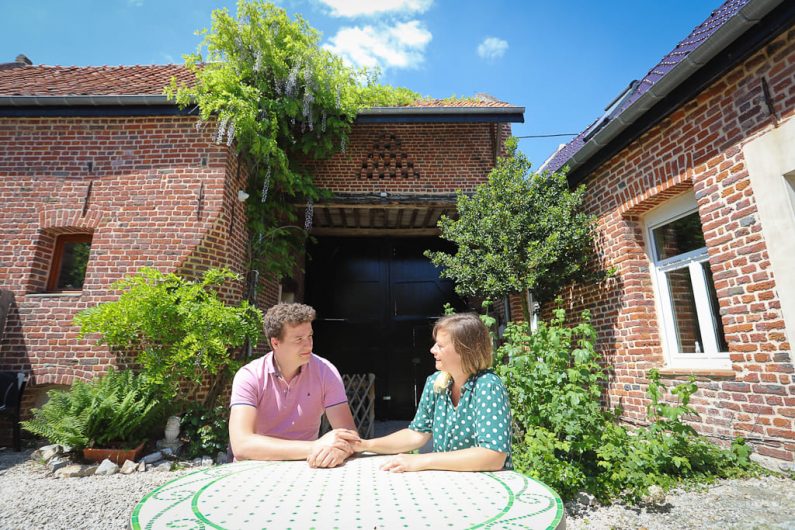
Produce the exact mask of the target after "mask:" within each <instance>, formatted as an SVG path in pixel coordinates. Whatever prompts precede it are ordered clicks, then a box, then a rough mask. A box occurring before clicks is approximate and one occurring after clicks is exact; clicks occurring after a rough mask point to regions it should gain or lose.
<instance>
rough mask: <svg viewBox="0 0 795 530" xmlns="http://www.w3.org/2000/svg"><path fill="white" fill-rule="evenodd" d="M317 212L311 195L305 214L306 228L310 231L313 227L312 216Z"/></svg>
mask: <svg viewBox="0 0 795 530" xmlns="http://www.w3.org/2000/svg"><path fill="white" fill-rule="evenodd" d="M314 213H315V203H314V202H312V198H311V197H310V198H309V199H307V201H306V213H305V214H304V230H306V231H307V232H309V230H311V229H312V217H313V216H314Z"/></svg>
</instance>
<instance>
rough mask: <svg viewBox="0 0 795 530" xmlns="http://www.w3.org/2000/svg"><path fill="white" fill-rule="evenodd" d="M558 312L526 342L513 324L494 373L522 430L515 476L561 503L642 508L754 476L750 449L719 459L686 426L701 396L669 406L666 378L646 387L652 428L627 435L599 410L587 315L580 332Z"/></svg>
mask: <svg viewBox="0 0 795 530" xmlns="http://www.w3.org/2000/svg"><path fill="white" fill-rule="evenodd" d="M564 322H565V312H564V311H563V310H562V309H558V310H556V311H555V312H554V317H553V318H552V320H551V321H550V322H549V323H548V324H545V323H541V324H540V325H539V328H538V331H537V332H536V333H534V334H532V335H531V334H529V333H528V329H527V324H526V323H518V324H517V323H509V325H508V327H507V329H506V332H505V344H504V345H503V346H501V347H500V348H499V350H498V351H497V357H498V358H500V359H506V358H507V362H506V364H502V365H498V366H497V368H496V369H497V373H498V374H499V375H500V376H501V377H502V378H503V380H504V382H505V385H506V388H507V390H508V396H509V399H510V402H511V411H512V413H513V418H514V422H515V439H514V456H513V460H514V464H515V466H516V468H517V470H519V471H521V472H523V473H526V474H528V475H530V476H532V477H535V478H538V479H540V480H542V481H544V482H545V483H547V484H549V485H550V486H551V487H553V488H555V489H556V490H557V491H558V492H559V493H560V494H561V496H562V497H564V498H569V497H572V496H573V495H574V494H575V493H577V492H578V491H583V490H584V491H588V492H590V493H592V494H594V495H595V496H596V497H597V498H599V499H600V500H603V501H608V500H611V499H614V498H617V497H621V498H624V499H626V500H629V501H638V500H639V499H640V498H641V497H642V496H643V495H645V494H646V493H647V492H648V488H649V486H651V485H655V484H656V485H659V486H662V487H664V488H670V487H671V486H673V485H675V484H678V483H680V482H682V481H684V480H695V481H707V480H711V479H712V478H715V477H727V476H733V475H738V474H743V473H748V472H749V471H750V470H751V469H752V466H751V463H750V460H749V459H748V454H749V451H750V450H749V448H748V447H747V446H746V445H745V444H744V442H743V440H742V439H737V440H735V442H734V443H733V444H732V448H731V449H730V450H724V449H721V448H719V447H717V446H715V445H713V444H711V443H709V442H708V441H706V440H705V439H704V438H702V437H700V436H698V434H697V433H696V432H695V430H694V429H693V428H692V427H691V426H689V425H688V424H686V423H684V422H683V421H682V417H683V416H685V415H696V412H695V410H693V408H692V407H690V406H689V401H690V397H691V396H692V394H693V393H694V392H696V390H697V386H696V385H695V383H694V381H693V380H692V379H691V380H690V381H689V382H688V383H685V384H681V385H678V386H676V387H674V388H673V389H672V390H671V392H672V394H673V395H674V396H675V397H676V398H677V399H678V403H676V404H673V405H671V404H667V403H664V402H662V400H661V398H662V395H663V392H664V387H663V385H662V384H661V383H660V381H659V374H658V373H657V372H656V371H655V370H652V371H651V372H650V373H649V375H648V377H649V388H648V395H649V401H650V404H649V407H648V420H649V422H650V423H649V425H648V426H646V427H641V428H638V429H636V430H634V431H631V432H630V431H628V430H627V429H626V428H624V427H623V426H621V425H620V424H619V423H618V422H617V415H618V412H619V411H615V412H614V411H610V410H605V409H604V408H603V407H602V406H601V397H602V389H603V385H604V384H605V383H606V381H607V373H606V369H605V367H604V366H603V365H602V364H601V362H600V358H599V355H598V353H597V352H596V350H595V348H594V342H595V338H596V332H595V330H594V328H593V326H592V325H591V324H590V319H589V314H588V312H584V313H583V315H582V321H581V322H580V323H579V324H577V325H575V326H573V327H567V326H565V325H564Z"/></svg>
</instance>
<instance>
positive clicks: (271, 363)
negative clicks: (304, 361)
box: [265, 351, 306, 377]
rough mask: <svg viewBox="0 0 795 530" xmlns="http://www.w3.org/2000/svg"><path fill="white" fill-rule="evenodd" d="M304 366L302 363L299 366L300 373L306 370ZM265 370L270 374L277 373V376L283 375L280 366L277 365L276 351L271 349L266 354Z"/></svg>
mask: <svg viewBox="0 0 795 530" xmlns="http://www.w3.org/2000/svg"><path fill="white" fill-rule="evenodd" d="M304 366H306V365H301V366H299V367H298V374H297V375H300V374H302V373H303V372H304ZM265 371H267V372H268V373H269V374H275V375H276V376H277V377H281V375H282V373H281V372H280V371H279V367H278V366H276V353H275V352H273V351H271V352H270V353H268V354H267V355H266V356H265Z"/></svg>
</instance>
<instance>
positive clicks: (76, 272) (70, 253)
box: [57, 242, 91, 290]
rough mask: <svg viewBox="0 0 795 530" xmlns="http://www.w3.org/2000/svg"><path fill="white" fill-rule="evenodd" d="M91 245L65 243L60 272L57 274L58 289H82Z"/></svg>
mask: <svg viewBox="0 0 795 530" xmlns="http://www.w3.org/2000/svg"><path fill="white" fill-rule="evenodd" d="M90 251H91V243H73V242H65V243H64V245H63V257H62V258H61V270H60V271H59V272H58V285H57V288H58V289H64V290H72V289H82V288H83V280H84V279H85V277H86V265H88V254H89V252H90Z"/></svg>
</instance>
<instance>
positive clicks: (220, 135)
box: [215, 116, 229, 144]
mask: <svg viewBox="0 0 795 530" xmlns="http://www.w3.org/2000/svg"><path fill="white" fill-rule="evenodd" d="M227 123H229V117H228V116H225V117H223V118H221V121H220V122H218V130H217V131H216V134H215V143H217V144H220V143H221V142H222V141H223V139H224V135H225V134H226V124H227Z"/></svg>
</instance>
